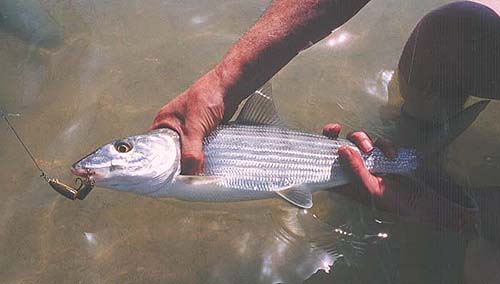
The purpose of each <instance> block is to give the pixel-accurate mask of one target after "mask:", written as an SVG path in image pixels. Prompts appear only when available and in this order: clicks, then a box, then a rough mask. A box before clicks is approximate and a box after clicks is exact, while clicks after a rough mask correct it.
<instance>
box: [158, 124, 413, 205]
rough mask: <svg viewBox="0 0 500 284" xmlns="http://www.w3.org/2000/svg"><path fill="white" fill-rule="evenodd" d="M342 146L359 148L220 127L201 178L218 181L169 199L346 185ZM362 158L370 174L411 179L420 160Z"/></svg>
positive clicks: (409, 152)
mask: <svg viewBox="0 0 500 284" xmlns="http://www.w3.org/2000/svg"><path fill="white" fill-rule="evenodd" d="M342 146H351V147H353V148H354V149H358V148H357V147H356V146H355V145H354V144H353V143H351V142H350V141H349V140H346V139H329V138H327V137H325V136H322V135H315V134H310V133H305V132H300V131H295V130H291V129H288V128H280V127H272V126H258V125H226V126H221V127H219V128H217V129H216V130H215V131H214V132H213V133H212V134H211V135H209V136H208V137H207V138H206V139H205V141H204V153H205V166H204V172H203V173H202V175H203V176H211V177H218V178H217V179H215V180H214V182H213V184H212V183H210V182H209V183H207V184H206V186H205V189H200V188H198V189H197V190H189V189H187V188H186V187H182V186H181V187H180V190H175V189H173V190H172V192H171V193H170V194H174V195H175V196H176V197H178V198H182V199H187V200H199V201H200V200H201V201H204V200H210V201H230V200H245V199H259V198H266V197H272V196H275V192H279V191H281V190H283V189H284V188H288V187H292V186H295V185H301V186H307V187H309V190H310V191H315V190H320V189H325V188H331V187H335V186H340V185H345V184H347V183H349V182H350V178H349V175H348V174H346V173H345V171H344V165H343V164H342V162H341V161H340V160H339V157H338V154H337V152H338V149H339V148H340V147H342ZM358 151H359V150H358ZM361 156H362V158H363V161H364V163H365V165H366V167H367V168H368V170H370V171H371V172H372V173H376V174H409V173H411V172H412V171H414V170H415V169H416V168H417V165H418V161H419V154H418V153H417V152H416V150H414V149H400V150H399V151H398V156H397V158H396V159H392V160H391V159H388V158H386V157H385V155H384V154H383V153H382V152H381V151H380V150H379V149H376V148H375V149H374V150H373V151H372V153H370V154H362V153H361ZM209 185H212V186H209ZM213 185H216V187H214V186H213ZM222 189H224V190H222ZM228 189H230V190H229V192H228ZM170 194H169V193H167V192H166V195H170Z"/></svg>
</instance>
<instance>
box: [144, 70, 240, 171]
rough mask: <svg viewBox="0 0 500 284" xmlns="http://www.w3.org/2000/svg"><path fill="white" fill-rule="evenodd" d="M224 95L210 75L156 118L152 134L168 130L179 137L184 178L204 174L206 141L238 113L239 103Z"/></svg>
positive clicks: (163, 108) (177, 98) (212, 74)
mask: <svg viewBox="0 0 500 284" xmlns="http://www.w3.org/2000/svg"><path fill="white" fill-rule="evenodd" d="M225 94H226V89H225V88H224V87H223V86H222V84H221V83H220V80H219V78H218V76H217V74H216V72H215V71H210V72H208V73H207V74H206V75H204V76H203V77H201V78H200V79H199V80H198V81H196V82H195V83H194V84H193V85H192V86H191V87H189V88H188V89H187V90H186V91H184V92H183V93H182V94H180V95H179V96H177V97H176V98H174V99H173V100H172V101H170V102H169V103H167V104H166V105H165V106H163V107H162V108H161V109H160V111H159V112H158V114H157V115H156V117H155V118H154V121H153V124H152V125H151V126H150V128H149V129H150V130H152V129H157V128H162V127H167V128H170V129H172V130H175V131H177V133H178V134H179V136H180V142H181V166H182V173H183V174H188V175H195V174H199V173H201V172H202V170H203V162H204V154H203V139H204V137H205V136H206V135H208V134H209V133H210V132H211V131H213V130H214V129H215V128H216V127H217V125H218V124H219V123H220V122H221V121H222V120H223V119H224V117H225V116H226V117H231V116H232V115H233V114H234V112H235V111H236V109H237V106H238V103H239V102H237V101H232V100H228V99H227V98H226V96H225ZM233 100H234V99H233Z"/></svg>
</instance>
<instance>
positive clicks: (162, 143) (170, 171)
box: [71, 128, 181, 195]
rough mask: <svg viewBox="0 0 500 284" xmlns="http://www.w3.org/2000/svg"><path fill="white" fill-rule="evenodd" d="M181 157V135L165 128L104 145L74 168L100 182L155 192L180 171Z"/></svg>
mask: <svg viewBox="0 0 500 284" xmlns="http://www.w3.org/2000/svg"><path fill="white" fill-rule="evenodd" d="M180 157H181V154H180V143H179V135H178V134H177V132H175V131H173V130H171V129H168V128H161V129H156V130H153V131H150V132H147V133H144V134H139V135H134V136H129V137H126V138H123V139H118V140H115V141H112V142H110V143H108V144H106V145H103V146H101V147H100V148H98V149H97V150H95V151H94V152H92V153H90V154H89V155H87V156H86V157H84V158H82V159H81V160H79V161H78V162H76V163H75V164H73V166H72V169H71V171H72V172H73V174H75V175H77V176H81V177H84V178H91V179H92V180H94V182H95V185H96V186H100V187H105V188H111V189H116V190H119V191H129V192H134V193H138V194H143V195H151V194H154V193H155V192H157V191H159V190H161V189H165V187H168V185H169V184H171V183H172V182H173V180H174V179H175V177H176V176H177V175H178V174H179V173H180Z"/></svg>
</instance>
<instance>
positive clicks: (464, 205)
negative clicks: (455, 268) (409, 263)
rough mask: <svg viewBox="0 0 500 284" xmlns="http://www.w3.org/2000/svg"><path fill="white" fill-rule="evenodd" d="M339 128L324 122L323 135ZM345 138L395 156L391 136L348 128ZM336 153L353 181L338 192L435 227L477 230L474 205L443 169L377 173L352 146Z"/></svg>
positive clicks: (336, 132)
mask: <svg viewBox="0 0 500 284" xmlns="http://www.w3.org/2000/svg"><path fill="white" fill-rule="evenodd" d="M341 129H342V126H341V125H339V124H334V123H331V124H327V125H325V127H323V135H325V136H328V137H330V138H337V137H338V135H339V133H340V130H341ZM347 138H348V139H349V140H350V141H351V142H353V143H354V144H356V146H357V147H358V148H359V149H360V150H361V151H362V152H364V153H369V152H371V151H372V150H373V146H374V145H375V146H377V147H378V148H379V149H380V150H381V151H382V152H383V153H384V154H385V155H386V156H387V157H389V158H395V157H396V156H397V151H396V148H395V147H394V145H393V144H392V142H391V141H390V140H387V139H380V138H379V139H378V140H377V141H376V142H375V143H372V140H371V138H370V137H369V136H368V134H366V133H365V132H363V131H355V132H351V133H349V134H348V135H347ZM339 156H340V158H342V159H343V160H344V161H346V162H347V165H348V169H350V171H351V174H352V177H353V179H354V184H352V185H350V186H345V187H344V188H340V189H339V192H340V193H343V194H344V195H347V196H350V197H351V198H353V199H356V200H360V201H361V202H364V203H365V204H367V205H372V206H375V207H376V208H377V209H381V210H384V211H388V212H392V213H396V214H397V215H398V216H399V217H401V218H404V219H406V220H408V221H413V222H417V223H421V224H426V225H429V226H431V227H434V228H437V229H445V230H451V231H456V232H462V233H466V234H471V235H475V234H477V227H476V225H477V223H478V208H477V205H476V204H475V202H474V200H472V199H471V198H470V196H469V195H468V194H466V193H465V192H464V191H463V190H462V188H461V187H460V186H459V185H457V184H455V183H454V182H453V181H452V180H450V179H449V177H447V176H446V175H445V174H444V173H442V172H440V171H438V172H429V171H427V169H424V170H420V172H419V173H416V177H415V178H408V177H403V176H396V175H386V176H384V177H379V176H375V175H372V174H371V173H370V172H369V171H368V169H367V168H366V167H365V165H364V163H363V160H362V158H361V156H360V155H359V153H358V152H357V151H356V150H354V149H353V148H351V147H349V146H346V147H342V148H340V149H339ZM434 170H435V169H434ZM370 195H371V198H370ZM370 199H371V202H370Z"/></svg>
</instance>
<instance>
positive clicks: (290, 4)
mask: <svg viewBox="0 0 500 284" xmlns="http://www.w3.org/2000/svg"><path fill="white" fill-rule="evenodd" d="M368 2H369V0H275V1H273V2H272V3H271V5H270V6H269V8H268V9H267V10H266V12H265V13H264V15H263V16H262V17H261V18H260V19H259V20H258V21H257V23H256V24H255V25H254V26H253V27H252V28H251V29H250V30H249V31H248V32H247V33H246V34H245V35H244V36H243V37H241V39H240V40H239V41H238V42H237V43H236V44H235V45H234V46H233V47H232V48H231V49H230V50H229V51H228V52H227V54H226V55H225V57H224V59H223V60H222V61H221V63H220V64H218V65H217V66H216V68H215V70H214V71H215V73H216V74H217V75H218V77H219V78H220V83H221V85H223V87H224V89H226V90H227V92H226V95H228V96H231V97H232V98H234V99H235V100H237V101H238V102H239V101H241V100H242V99H244V98H245V97H246V96H248V95H249V94H251V93H252V92H253V91H254V90H255V89H256V88H258V87H259V86H261V85H262V84H264V83H265V82H266V81H268V80H269V79H270V78H271V77H272V76H273V75H274V74H275V73H276V72H278V71H279V70H280V69H281V68H283V67H284V66H285V65H286V64H287V63H288V62H289V61H290V60H291V59H292V58H293V57H295V56H296V55H297V54H298V53H299V52H300V51H301V50H303V49H305V48H307V47H309V46H310V45H312V44H314V43H315V42H317V41H319V40H321V39H323V38H324V37H326V36H327V35H328V34H330V33H331V31H333V30H334V29H335V28H337V27H339V26H340V25H342V24H343V23H345V22H346V21H347V20H348V19H350V18H351V17H352V16H353V15H354V14H356V13H357V12H358V11H359V10H360V9H361V8H362V7H363V6H364V5H365V4H366V3H368Z"/></svg>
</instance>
